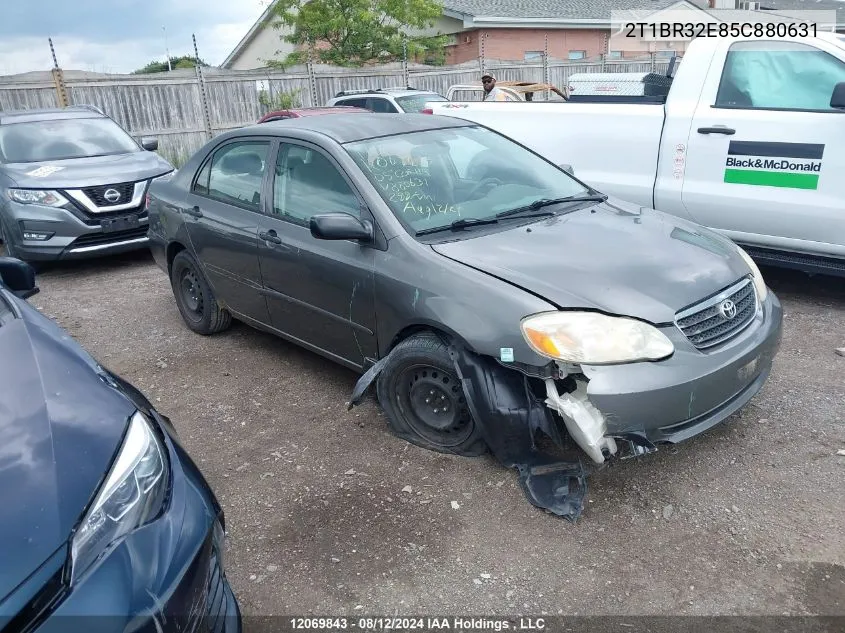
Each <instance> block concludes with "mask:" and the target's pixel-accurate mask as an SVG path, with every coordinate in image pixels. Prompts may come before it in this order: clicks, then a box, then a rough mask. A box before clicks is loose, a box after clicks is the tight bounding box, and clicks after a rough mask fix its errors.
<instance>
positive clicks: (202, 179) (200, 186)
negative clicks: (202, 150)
mask: <svg viewBox="0 0 845 633" xmlns="http://www.w3.org/2000/svg"><path fill="white" fill-rule="evenodd" d="M210 173H211V161H210V160H207V161H205V165H203V167H202V169H200V173H199V176H197V180H196V182H195V183H194V188H193V189H192V190H191V191H192V192H193V193H195V194H197V195H199V196H207V195H208V176H209V174H210Z"/></svg>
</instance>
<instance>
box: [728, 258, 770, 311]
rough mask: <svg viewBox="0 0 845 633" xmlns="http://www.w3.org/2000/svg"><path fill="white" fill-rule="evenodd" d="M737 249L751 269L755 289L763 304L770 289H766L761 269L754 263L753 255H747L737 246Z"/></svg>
mask: <svg viewBox="0 0 845 633" xmlns="http://www.w3.org/2000/svg"><path fill="white" fill-rule="evenodd" d="M736 249H737V250H738V251H739V254H740V255H742V259H744V260H745V263H746V264H748V267H749V268H750V269H751V276H752V278H753V280H754V289H755V290H756V291H757V297H758V298H759V299H760V303H763V302H764V301H765V300H766V297H767V296H768V294H769V289H768V288H767V287H766V282H765V280H764V279H763V274H762V273H761V272H760V269H759V268H757V264H755V263H754V260H753V259H751V255H749V254H748V253H746V252H745V251H744V250H743V249H742V248H741V247H739V246H737V247H736Z"/></svg>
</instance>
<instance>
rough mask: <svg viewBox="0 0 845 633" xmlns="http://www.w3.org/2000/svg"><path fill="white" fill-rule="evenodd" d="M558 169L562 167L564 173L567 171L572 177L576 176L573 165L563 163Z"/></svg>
mask: <svg viewBox="0 0 845 633" xmlns="http://www.w3.org/2000/svg"><path fill="white" fill-rule="evenodd" d="M558 167H560V168H561V169H562V170H563V171H565V172H566V173H567V174H569V175H570V176H574V175H575V170H574V169H572V165H567V164H566V163H561V164H560V165H558Z"/></svg>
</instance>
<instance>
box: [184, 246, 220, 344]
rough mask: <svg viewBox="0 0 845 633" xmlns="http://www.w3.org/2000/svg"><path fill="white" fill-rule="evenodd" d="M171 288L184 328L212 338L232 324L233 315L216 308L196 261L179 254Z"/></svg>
mask: <svg viewBox="0 0 845 633" xmlns="http://www.w3.org/2000/svg"><path fill="white" fill-rule="evenodd" d="M170 285H171V287H172V288H173V295H174V296H175V297H176V305H177V306H178V307H179V312H180V313H181V314H182V319H183V320H184V321H185V324H186V325H187V326H188V327H189V328H190V329H192V330H193V331H194V332H196V333H197V334H202V335H204V336H209V335H211V334H216V333H217V332H222V331H223V330H225V329H227V328H228V327H229V326H230V325H231V324H232V315H231V314H230V313H229V311H228V310H224V309H223V308H221V307H220V306H219V305H218V304H217V299H216V297H215V296H214V292H213V291H212V290H211V286H209V285H208V282H207V281H206V280H205V277H204V276H203V274H202V271H201V270H200V267H199V264H197V260H195V259H194V258H193V257H192V256H191V254H190V253H188V251H180V252H179V253H177V255H176V257H174V258H173V265H172V266H171V268H170Z"/></svg>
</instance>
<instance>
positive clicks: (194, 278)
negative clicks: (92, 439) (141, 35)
mask: <svg viewBox="0 0 845 633" xmlns="http://www.w3.org/2000/svg"><path fill="white" fill-rule="evenodd" d="M148 211H149V215H150V231H149V237H150V245H151V248H152V251H153V254H154V256H155V258H156V260H157V262H158V264H159V265H160V266H161V268H162V269H163V270H164V271H166V272H167V274H168V275H169V277H170V280H171V283H172V287H173V292H174V294H175V297H176V302H177V305H178V308H179V310H180V312H181V314H182V317H183V319H184V321H185V323H186V324H187V326H188V327H189V328H191V329H192V330H194V331H195V332H197V333H199V334H203V335H209V334H213V333H215V332H220V331H222V330H224V329H225V328H226V327H228V326H229V324H230V323H231V319H232V318H236V319H238V320H240V321H243V322H245V323H247V324H249V325H251V326H254V327H256V328H259V329H262V330H266V331H269V332H272V333H274V334H276V335H278V336H280V337H283V338H285V339H287V340H289V341H293V342H294V343H297V344H299V345H301V346H302V347H305V348H307V349H310V350H312V351H314V352H316V353H318V354H321V355H323V356H325V357H327V358H329V359H331V360H333V361H336V362H338V363H341V364H343V365H345V366H347V367H349V368H351V369H353V370H355V371H357V372H359V373H360V375H361V377H360V380H359V381H358V383H357V385H356V386H355V389H354V391H353V393H352V395H351V398H350V403H349V406H350V407H351V406H353V405H354V404H356V403H358V402H360V401H361V399H362V398H363V397H364V394H365V393H366V392H367V390H368V388H369V387H370V385H371V384H372V383H375V390H376V393H377V397H378V400H379V402H380V404H381V406H382V407H383V409H384V411H385V413H386V417H387V420H388V423H389V425H390V427H391V429H392V430H393V431H394V432H395V433H396V434H398V435H399V436H401V437H403V438H405V439H407V440H408V441H410V442H413V443H415V444H418V445H420V446H424V447H426V448H430V449H433V450H438V451H444V452H450V453H456V454H461V455H479V454H482V453H485V452H488V451H489V452H492V453H493V454H494V456H495V457H496V458H497V459H499V460H500V461H501V462H502V463H503V464H505V465H506V466H508V467H514V468H516V469H517V470H518V471H519V474H520V482H521V484H522V486H523V489H524V491H525V493H526V495H527V497H528V499H529V500H530V501H531V502H532V503H534V504H535V505H537V506H539V507H541V508H545V509H548V510H549V511H551V512H553V513H555V514H558V515H561V516H565V517H567V518H570V519H574V518H575V517H577V516H578V515H579V514H580V512H581V510H582V508H583V504H582V501H583V496H584V493H585V490H586V475H587V472H588V468H596V467H601V466H602V465H604V464H606V463H608V462H609V461H611V460H613V459H618V458H620V457H623V456H634V455H642V454H644V453H649V452H651V451H654V450H656V447H657V445H659V444H661V443H673V442H679V441H682V440H685V439H687V438H689V437H691V436H693V435H696V434H698V433H701V432H702V431H704V430H706V429H708V428H710V427H712V426H714V425H715V424H718V423H720V422H722V421H723V420H725V419H726V418H727V417H728V416H730V415H731V414H732V413H734V412H736V411H737V410H738V409H740V408H741V407H742V406H743V405H745V404H746V403H747V402H748V401H749V400H750V399H751V398H752V397H753V396H754V395H755V394H756V393H758V392H759V390H760V389H761V387H762V386H763V384H764V382H765V381H766V379H767V377H768V376H769V373H770V371H771V368H772V361H773V358H774V356H775V354H776V353H777V350H778V347H779V344H780V337H781V319H782V311H781V306H780V303H779V301H778V299H777V297H776V296H775V295H774V294H773V293H772V292H771V291H770V290H768V289H767V287H766V284H765V283H764V281H763V278H762V277H761V275H760V271H759V270H758V269H757V266H755V264H754V262H753V261H752V260H751V259H750V258H749V257H748V255H746V253H745V252H744V251H742V250H741V249H740V248H738V247H737V246H736V245H735V244H734V243H732V242H731V241H730V240H728V239H726V238H725V237H722V236H720V235H719V234H717V233H714V232H713V231H710V230H707V229H705V228H702V227H701V226H698V225H696V224H692V223H690V222H687V221H684V220H681V219H679V218H676V217H672V216H669V215H665V214H663V213H660V212H658V211H655V210H652V209H644V208H640V207H638V206H635V205H632V204H629V203H626V202H623V201H620V200H614V199H609V198H608V197H607V196H605V195H603V194H601V193H600V192H598V191H595V190H594V189H592V188H590V187H589V186H587V185H585V184H584V183H582V182H580V181H579V180H577V179H576V178H575V177H574V176H572V175H570V174H569V173H567V172H566V171H565V170H564V169H563V168H561V167H559V166H556V165H554V164H551V163H549V162H548V161H547V160H546V159H544V158H542V157H541V156H539V155H537V154H535V153H533V152H532V151H530V150H528V149H526V148H525V147H523V146H522V145H520V144H518V143H517V142H515V141H514V140H511V139H509V138H507V137H504V136H502V135H501V134H499V133H497V132H495V131H492V130H490V129H487V128H485V127H483V126H480V125H478V124H475V123H469V122H466V121H461V120H459V119H455V118H451V117H450V118H446V117H443V118H440V117H432V116H430V115H413V114H411V115H409V114H402V115H385V114H375V115H368V114H356V115H354V116H352V115H349V116H346V115H337V116H331V117H313V118H311V119H297V120H295V121H293V122H290V121H281V122H276V123H267V124H263V125H260V126H251V127H247V128H242V129H238V130H234V131H231V132H228V133H225V134H222V135H220V136H218V137H216V138H215V139H213V140H212V141H211V142H209V143H208V144H207V145H206V146H205V147H203V148H202V149H201V150H200V151H199V152H197V153H196V154H195V155H194V156H193V157H192V158H191V160H190V161H189V162H188V163H187V164H186V165H185V166H184V167H183V168H182V169H181V170H180V171H179V172H178V173H177V174H176V175H175V176H174V177H173V178H171V179H169V180H163V181H159V182H156V183H154V185H153V186H152V188H151V196H150V207H149V209H148ZM541 436H547V438H548V439H550V440H551V442H552V443H551V444H550V446H551V449H550V450H541V448H540V446H541V442H539V441H538V440H540V439H541ZM547 444H548V442H547ZM555 444H556V445H557V447H555V446H554V445H555Z"/></svg>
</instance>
